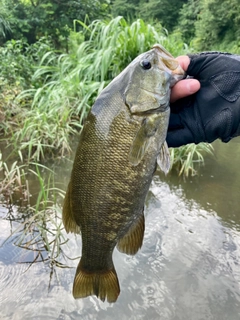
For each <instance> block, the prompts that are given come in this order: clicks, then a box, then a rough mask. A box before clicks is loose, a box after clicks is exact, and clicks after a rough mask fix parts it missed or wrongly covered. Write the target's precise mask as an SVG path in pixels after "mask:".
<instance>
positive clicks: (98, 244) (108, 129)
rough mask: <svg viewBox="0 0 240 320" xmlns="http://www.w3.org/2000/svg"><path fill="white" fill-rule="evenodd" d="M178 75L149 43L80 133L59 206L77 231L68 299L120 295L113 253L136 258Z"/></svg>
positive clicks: (163, 157) (162, 160)
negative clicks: (78, 238)
mask: <svg viewBox="0 0 240 320" xmlns="http://www.w3.org/2000/svg"><path fill="white" fill-rule="evenodd" d="M183 76H184V72H183V70H182V69H181V68H180V67H179V65H178V63H177V61H176V60H174V59H173V57H172V56H171V55H170V54H169V53H168V52H166V50H165V49H164V48H162V47H161V46H159V45H155V46H154V47H153V49H152V50H150V51H148V52H146V53H143V54H141V55H140V56H138V57H137V58H136V59H135V60H133V62H132V63H131V64H130V65H129V66H128V67H127V68H126V69H124V71H123V72H122V73H120V75H119V76H117V77H116V78H115V79H114V80H113V81H112V82H111V83H110V84H109V85H108V86H107V87H106V88H105V89H104V90H103V91H102V93H101V94H100V95H99V97H98V98H97V100H96V102H95V104H94V105H93V107H92V109H91V111H90V112H89V115H88V117H87V119H86V122H85V124H84V127H83V130H82V132H81V135H80V141H79V145H78V148H77V151H76V155H75V160H74V164H73V169H72V174H71V179H70V182H69V185H68V189H67V192H66V196H65V201H64V206H63V223H64V226H65V229H66V231H67V232H75V233H79V232H81V236H82V256H81V260H80V263H79V265H78V267H77V271H76V275H75V279H74V285H73V296H74V297H75V298H82V297H86V296H89V295H96V296H98V297H99V298H100V299H101V300H103V301H104V300H105V299H107V300H108V302H115V301H116V300H117V297H118V295H119V293H120V288H119V283H118V278H117V274H116V271H115V268H114V265H113V260H112V253H113V250H114V248H115V246H117V248H118V250H119V251H121V252H124V253H126V254H130V255H134V254H135V253H136V252H137V251H138V249H139V248H140V247H141V246H142V242H143V236H144V202H145V198H146V195H147V192H148V190H149V187H150V184H151V181H152V177H153V174H154V172H155V170H156V164H157V161H158V163H159V165H160V167H161V169H162V170H163V171H164V172H167V171H168V169H169V166H170V159H169V153H168V148H167V144H166V142H165V139H166V134H167V127H168V121H169V114H170V108H169V98H170V88H171V86H172V85H174V84H175V83H176V82H177V81H178V80H180V79H182V78H183Z"/></svg>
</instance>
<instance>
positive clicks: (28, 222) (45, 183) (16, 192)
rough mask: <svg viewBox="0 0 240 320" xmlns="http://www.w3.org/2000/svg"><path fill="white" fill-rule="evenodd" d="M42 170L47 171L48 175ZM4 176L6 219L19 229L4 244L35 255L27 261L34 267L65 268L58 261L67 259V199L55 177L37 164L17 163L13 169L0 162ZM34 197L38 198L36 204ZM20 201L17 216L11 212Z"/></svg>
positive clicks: (3, 197) (0, 201) (16, 211)
mask: <svg viewBox="0 0 240 320" xmlns="http://www.w3.org/2000/svg"><path fill="white" fill-rule="evenodd" d="M42 170H44V171H45V174H44V175H43V174H42V172H41V171H42ZM46 171H47V174H46ZM0 173H1V175H2V176H3V177H4V178H3V179H2V182H1V196H2V198H1V199H0V203H4V204H5V206H6V207H7V208H9V213H8V215H7V216H6V217H5V219H7V220H10V221H11V222H13V221H15V222H17V227H15V228H14V229H13V231H12V232H11V234H10V236H9V237H8V238H7V239H6V240H5V242H4V243H6V242H7V241H9V240H11V241H13V242H14V244H15V245H16V246H18V247H20V248H22V249H25V250H28V252H29V250H30V251H32V252H33V258H32V260H31V261H27V262H29V263H31V264H32V263H34V262H40V261H41V262H43V261H45V262H49V263H50V264H51V266H54V265H58V266H62V265H61V264H60V263H59V261H58V258H59V256H60V255H64V252H63V251H62V248H61V246H62V244H63V243H66V242H67V238H65V235H64V233H63V225H62V219H61V207H60V205H59V203H60V202H61V200H62V198H63V197H64V192H63V191H62V190H61V189H59V188H57V187H56V186H55V179H54V173H53V172H52V171H51V170H50V169H48V168H47V167H45V166H43V165H39V164H36V163H35V164H34V163H33V164H31V165H23V164H21V165H19V163H18V162H17V161H15V162H14V163H13V164H12V166H11V167H10V168H9V167H8V166H7V164H6V163H5V162H4V161H2V160H0ZM29 177H31V179H33V177H35V183H34V185H35V192H36V191H37V195H34V194H31V193H30V192H32V191H33V189H32V190H30V188H29V185H30V184H29V181H28V179H29ZM36 185H37V188H36ZM31 197H34V200H33V201H31ZM16 198H18V199H19V200H21V201H19V200H18V201H17V203H18V206H17V210H15V213H14V211H13V210H11V208H12V206H13V205H14V203H16ZM22 200H24V201H22ZM32 202H33V203H32ZM15 226H16V224H15ZM4 243H3V244H2V245H4Z"/></svg>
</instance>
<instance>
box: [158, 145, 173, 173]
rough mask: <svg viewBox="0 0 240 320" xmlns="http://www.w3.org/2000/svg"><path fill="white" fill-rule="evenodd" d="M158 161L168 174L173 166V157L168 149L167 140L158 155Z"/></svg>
mask: <svg viewBox="0 0 240 320" xmlns="http://www.w3.org/2000/svg"><path fill="white" fill-rule="evenodd" d="M157 163H158V165H159V167H160V169H161V170H162V171H163V172H164V173H165V174H167V173H168V171H169V169H170V167H171V158H170V154H169V150H168V145H167V142H166V141H165V142H164V143H163V145H162V147H161V150H160V153H159V155H158V157H157Z"/></svg>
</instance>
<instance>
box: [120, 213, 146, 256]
mask: <svg viewBox="0 0 240 320" xmlns="http://www.w3.org/2000/svg"><path fill="white" fill-rule="evenodd" d="M144 229H145V219H144V214H143V212H142V214H141V216H140V217H139V219H138V220H137V221H136V222H135V223H133V225H132V226H131V227H130V229H129V230H128V232H127V233H126V234H125V236H124V237H123V238H121V239H120V240H119V241H118V244H117V249H118V250H119V251H120V252H123V253H126V254H129V255H134V254H136V253H137V251H138V250H139V249H140V248H141V246H142V242H143V237H144Z"/></svg>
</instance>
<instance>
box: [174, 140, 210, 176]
mask: <svg viewBox="0 0 240 320" xmlns="http://www.w3.org/2000/svg"><path fill="white" fill-rule="evenodd" d="M213 150H214V149H213V146H212V145H211V144H209V143H199V144H194V143H192V144H188V145H186V146H182V147H179V148H171V149H170V155H171V167H172V168H175V169H176V170H177V172H178V175H179V176H180V175H183V176H185V177H188V176H189V175H192V176H193V175H196V174H197V171H198V169H199V166H200V165H203V164H204V156H203V155H204V154H210V155H213Z"/></svg>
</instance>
